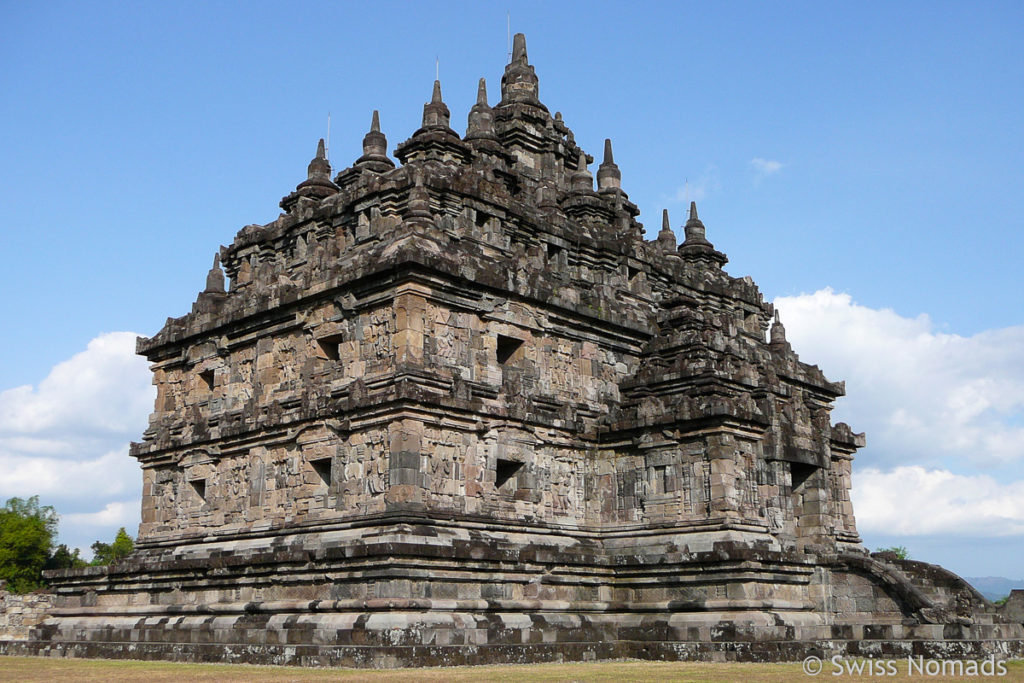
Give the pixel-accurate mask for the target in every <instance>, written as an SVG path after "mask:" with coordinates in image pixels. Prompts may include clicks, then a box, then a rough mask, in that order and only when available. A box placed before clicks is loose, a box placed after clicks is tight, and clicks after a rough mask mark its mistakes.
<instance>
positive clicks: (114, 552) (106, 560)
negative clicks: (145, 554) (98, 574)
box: [90, 527, 135, 566]
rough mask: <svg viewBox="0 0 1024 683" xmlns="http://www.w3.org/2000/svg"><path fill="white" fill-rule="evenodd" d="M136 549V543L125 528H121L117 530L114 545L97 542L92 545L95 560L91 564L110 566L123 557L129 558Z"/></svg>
mask: <svg viewBox="0 0 1024 683" xmlns="http://www.w3.org/2000/svg"><path fill="white" fill-rule="evenodd" d="M134 549H135V541H134V540H133V539H132V537H131V536H129V535H128V532H127V531H125V530H124V527H121V528H120V529H118V530H117V536H115V537H114V542H113V543H103V542H102V541H96V542H95V543H93V544H92V552H93V558H92V562H91V563H90V564H92V565H93V566H99V565H105V564H110V563H111V562H114V561H115V560H120V559H121V558H122V557H127V556H128V554H129V553H131V551H132V550H134Z"/></svg>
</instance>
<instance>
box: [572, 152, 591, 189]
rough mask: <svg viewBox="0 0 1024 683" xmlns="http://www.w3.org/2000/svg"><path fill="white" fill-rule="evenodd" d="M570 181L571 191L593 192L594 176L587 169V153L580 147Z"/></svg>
mask: <svg viewBox="0 0 1024 683" xmlns="http://www.w3.org/2000/svg"><path fill="white" fill-rule="evenodd" d="M570 183H571V186H572V190H573V192H580V191H585V192H593V191H594V176H592V175H591V174H590V171H588V170H587V154H586V152H584V151H583V150H582V149H581V150H580V155H579V158H578V160H577V161H576V171H575V172H574V173H573V174H572V177H571V178H570Z"/></svg>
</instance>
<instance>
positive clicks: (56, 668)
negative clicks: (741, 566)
mask: <svg viewBox="0 0 1024 683" xmlns="http://www.w3.org/2000/svg"><path fill="white" fill-rule="evenodd" d="M899 664H900V667H899V673H898V674H897V675H896V676H881V677H871V676H866V675H860V676H858V675H842V676H835V675H832V674H833V672H834V671H835V670H834V669H833V668H832V666H831V664H830V663H829V662H825V665H824V669H823V671H822V672H821V674H820V675H818V676H808V675H806V674H805V673H803V671H802V670H801V666H800V664H799V663H795V664H745V663H744V664H736V663H723V664H714V663H706V662H672V663H666V662H637V661H615V662H592V663H572V664H524V665H512V666H468V667H451V668H430V669H396V670H386V671H381V670H367V669H305V668H298V667H286V666H250V665H246V664H178V663H174V662H140V661H125V660H101V659H61V658H43V657H0V681H54V680H68V681H76V682H77V681H146V682H147V683H161V682H163V681H175V682H177V681H254V680H255V681H428V682H429V681H443V682H444V683H459V682H460V681H531V682H532V681H541V682H544V681H552V682H553V681H587V682H588V683H589V682H590V681H614V682H615V683H626V682H627V681H693V682H694V683H711V682H712V681H714V682H716V683H717V682H719V681H721V682H722V683H734V682H735V681H740V682H742V683H783V682H785V683H788V682H790V681H813V680H816V679H825V680H833V681H835V680H851V679H852V680H896V681H922V682H923V681H944V682H952V681H964V680H986V678H987V679H988V680H996V681H1024V660H1017V661H1012V662H1008V663H1007V665H1006V666H1007V670H1008V672H1007V675H1006V676H1001V677H994V678H993V677H981V676H977V677H970V678H967V677H950V676H928V675H924V676H921V675H913V676H910V675H908V673H907V664H906V661H905V660H904V661H902V662H900V663H899Z"/></svg>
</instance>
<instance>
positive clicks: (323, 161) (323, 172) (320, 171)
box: [306, 138, 331, 182]
mask: <svg viewBox="0 0 1024 683" xmlns="http://www.w3.org/2000/svg"><path fill="white" fill-rule="evenodd" d="M306 175H307V179H308V180H327V181H328V182H329V181H330V179H331V164H330V162H329V161H327V152H326V148H325V146H324V139H323V138H320V142H318V143H317V144H316V156H315V157H313V160H312V161H310V162H309V166H307V167H306Z"/></svg>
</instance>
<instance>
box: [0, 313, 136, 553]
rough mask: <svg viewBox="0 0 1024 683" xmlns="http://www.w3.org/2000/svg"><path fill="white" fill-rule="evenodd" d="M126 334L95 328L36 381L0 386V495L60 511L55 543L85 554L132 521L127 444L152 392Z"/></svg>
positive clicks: (132, 466)
mask: <svg viewBox="0 0 1024 683" xmlns="http://www.w3.org/2000/svg"><path fill="white" fill-rule="evenodd" d="M136 336H137V335H136V334H135V333H132V332H111V333H107V334H101V335H100V336H98V337H96V338H95V339H93V340H92V341H90V342H89V344H88V346H87V347H86V349H85V350H84V351H82V352H80V353H77V354H75V355H74V356H73V357H71V358H70V359H68V360H66V361H63V362H61V363H58V364H57V365H55V366H54V367H53V369H52V370H51V371H50V373H49V374H48V375H47V376H46V378H44V379H43V380H42V381H41V382H39V384H38V385H36V386H19V387H14V388H12V389H7V390H6V391H0V472H2V473H3V474H2V476H0V499H2V500H6V499H7V498H11V497H14V496H17V497H21V498H25V497H28V496H33V495H38V496H39V497H40V501H41V502H42V503H43V504H45V505H53V506H54V507H55V508H56V509H57V511H58V512H60V513H61V515H62V519H61V523H60V541H61V542H66V543H68V544H69V545H71V546H73V547H75V546H77V547H81V548H82V549H83V550H86V551H87V550H88V548H89V545H90V544H91V543H92V542H93V541H95V540H98V539H100V540H106V541H109V540H111V539H113V537H114V533H115V532H116V531H117V529H118V527H121V526H124V527H126V528H127V530H128V532H129V533H131V534H132V535H134V534H135V532H136V527H137V525H138V522H139V506H138V497H139V492H140V489H141V484H142V478H141V474H140V471H139V466H138V463H137V462H136V461H135V460H134V459H132V458H130V457H129V456H128V442H129V441H131V440H133V439H134V440H138V439H139V438H140V437H141V436H142V432H143V430H144V429H145V428H146V425H147V421H148V415H149V413H150V411H151V410H152V408H153V402H154V400H155V397H156V389H155V388H154V387H153V386H152V378H151V373H150V372H149V367H148V364H147V362H146V360H145V359H144V358H141V357H139V356H136V355H135V337H136Z"/></svg>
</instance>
